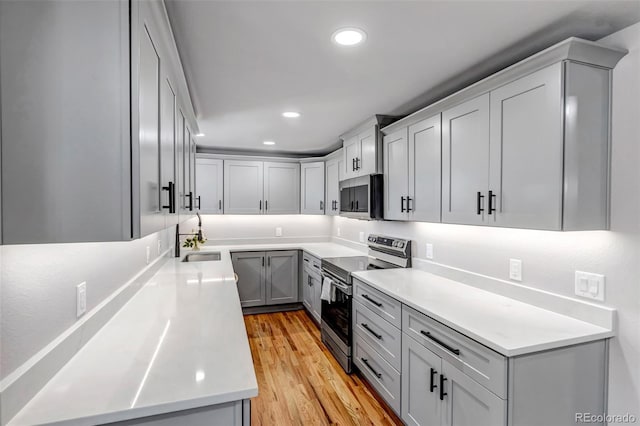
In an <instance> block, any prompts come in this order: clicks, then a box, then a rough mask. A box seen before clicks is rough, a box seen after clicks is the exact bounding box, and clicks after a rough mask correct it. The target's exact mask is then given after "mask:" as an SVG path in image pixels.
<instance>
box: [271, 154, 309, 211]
mask: <svg viewBox="0 0 640 426" xmlns="http://www.w3.org/2000/svg"><path fill="white" fill-rule="evenodd" d="M299 194H300V164H297V163H264V212H265V213H266V214H298V213H300V199H299V198H298V197H299Z"/></svg>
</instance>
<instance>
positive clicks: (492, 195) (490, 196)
mask: <svg viewBox="0 0 640 426" xmlns="http://www.w3.org/2000/svg"><path fill="white" fill-rule="evenodd" d="M495 196H496V194H494V193H493V191H489V214H491V213H493V212H495V211H496V208H495V207H494V206H493V199H494V198H495Z"/></svg>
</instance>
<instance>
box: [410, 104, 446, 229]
mask: <svg viewBox="0 0 640 426" xmlns="http://www.w3.org/2000/svg"><path fill="white" fill-rule="evenodd" d="M408 145H409V161H408V163H409V192H408V193H409V200H408V201H407V210H408V211H409V214H408V215H409V220H414V221H423V222H440V203H441V200H442V173H441V172H442V132H441V126H440V114H438V115H436V116H434V117H431V118H428V119H426V120H424V121H421V122H419V123H416V124H414V125H412V126H411V127H409V144H408Z"/></svg>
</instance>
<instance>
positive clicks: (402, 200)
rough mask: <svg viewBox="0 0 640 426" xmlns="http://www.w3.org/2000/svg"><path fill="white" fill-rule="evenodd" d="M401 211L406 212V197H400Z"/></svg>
mask: <svg viewBox="0 0 640 426" xmlns="http://www.w3.org/2000/svg"><path fill="white" fill-rule="evenodd" d="M400 213H404V197H400Z"/></svg>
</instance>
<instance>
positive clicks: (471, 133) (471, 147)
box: [442, 93, 489, 225]
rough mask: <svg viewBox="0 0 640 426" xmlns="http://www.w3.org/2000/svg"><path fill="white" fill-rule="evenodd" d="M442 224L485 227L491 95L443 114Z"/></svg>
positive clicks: (478, 98)
mask: <svg viewBox="0 0 640 426" xmlns="http://www.w3.org/2000/svg"><path fill="white" fill-rule="evenodd" d="M442 165H443V167H442V221H443V222H445V223H461V224H468V225H482V224H485V217H486V215H487V200H486V196H485V194H486V191H487V188H488V185H489V94H488V93H487V94H484V95H481V96H478V97H476V98H474V99H471V100H469V101H467V102H464V103H462V104H460V105H458V106H456V107H453V108H451V109H449V110H447V111H445V112H443V113H442Z"/></svg>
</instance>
